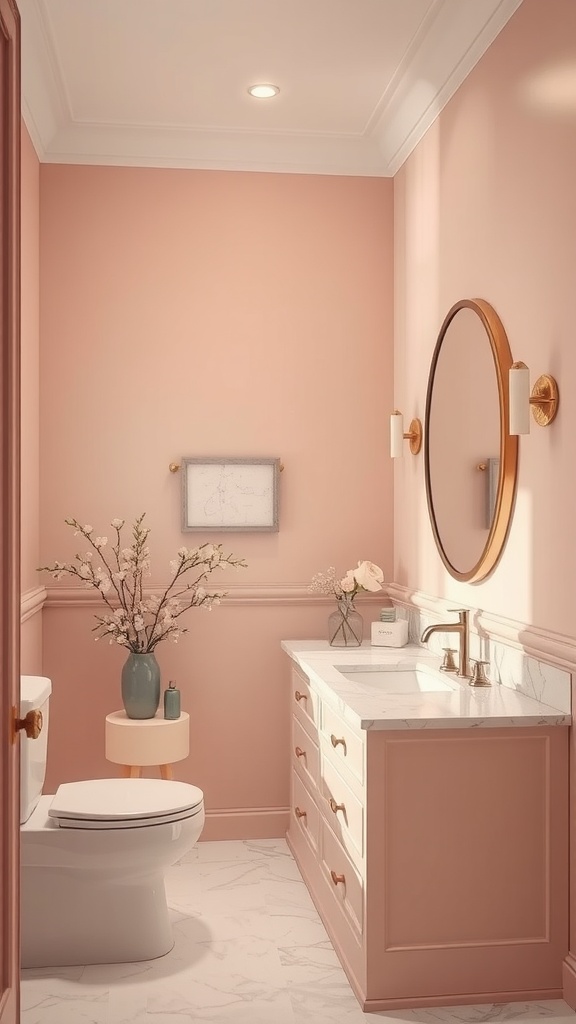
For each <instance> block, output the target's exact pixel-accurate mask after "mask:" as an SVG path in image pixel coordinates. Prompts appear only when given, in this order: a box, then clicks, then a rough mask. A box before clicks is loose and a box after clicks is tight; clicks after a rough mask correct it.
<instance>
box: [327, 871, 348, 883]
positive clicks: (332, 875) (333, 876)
mask: <svg viewBox="0 0 576 1024" xmlns="http://www.w3.org/2000/svg"><path fill="white" fill-rule="evenodd" d="M330 878H331V879H332V881H333V882H334V885H338V883H339V882H342V885H346V875H337V874H336V872H335V871H331V872H330Z"/></svg>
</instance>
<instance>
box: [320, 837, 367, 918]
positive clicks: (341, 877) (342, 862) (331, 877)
mask: <svg viewBox="0 0 576 1024" xmlns="http://www.w3.org/2000/svg"><path fill="white" fill-rule="evenodd" d="M321 827H322V867H323V869H324V871H325V872H326V876H327V878H328V881H329V883H330V887H331V889H332V892H333V893H334V899H335V900H337V901H338V902H339V903H340V905H341V906H342V909H343V910H344V912H345V913H346V917H347V918H348V919H349V921H350V922H351V924H353V925H354V927H355V928H356V929H357V931H359V932H362V926H363V918H364V913H363V905H364V891H363V883H362V879H361V878H360V876H359V875H358V873H357V872H356V869H355V868H354V865H353V864H352V861H351V860H350V858H349V857H348V856H347V855H346V853H345V851H344V850H343V849H342V847H341V845H340V843H339V842H338V840H337V839H336V836H335V835H333V833H332V832H331V831H330V829H329V828H328V826H327V825H326V823H325V822H322V823H321Z"/></svg>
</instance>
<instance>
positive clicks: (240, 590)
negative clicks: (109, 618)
mask: <svg viewBox="0 0 576 1024" xmlns="http://www.w3.org/2000/svg"><path fill="white" fill-rule="evenodd" d="M167 585H168V584H163V585H162V584H157V585H155V586H150V587H146V588H145V593H146V595H147V596H149V597H151V596H155V597H162V594H164V592H165V590H166V586H167ZM223 585H224V586H225V588H226V596H225V597H224V598H222V604H223V605H228V604H249V605H271V604H273V605H295V604H296V605H299V604H300V605H333V604H334V597H333V596H332V595H331V594H311V593H310V591H309V590H308V586H309V584H308V583H249V584H238V583H224V584H223ZM47 595H48V596H47V600H46V605H47V607H48V608H66V607H75V608H101V607H102V598H101V597H100V595H99V594H98V593H96V591H95V590H93V589H91V590H87V589H85V588H84V587H48V590H47ZM384 595H385V591H384V590H381V591H379V592H377V593H375V594H368V593H367V594H364V595H362V596H361V597H359V598H358V607H359V608H362V607H363V606H366V605H373V604H381V602H382V598H383V597H384ZM108 596H110V595H108ZM174 596H175V597H177V596H178V592H177V591H174Z"/></svg>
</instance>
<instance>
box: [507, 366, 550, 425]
mask: <svg viewBox="0 0 576 1024" xmlns="http://www.w3.org/2000/svg"><path fill="white" fill-rule="evenodd" d="M509 382H510V389H509V390H510V428H509V430H510V433H511V434H529V433H530V408H532V415H533V417H534V419H535V420H536V423H537V424H538V426H539V427H547V426H548V425H549V424H550V423H552V420H553V419H554V417H555V416H556V413H557V412H558V397H559V396H558V385H557V383H556V381H555V380H554V377H550V376H549V374H547V373H543V374H542V376H541V377H538V380H537V381H536V383H535V385H534V387H533V388H532V391H530V370H529V369H528V367H527V366H526V363H512V366H511V367H510V375H509Z"/></svg>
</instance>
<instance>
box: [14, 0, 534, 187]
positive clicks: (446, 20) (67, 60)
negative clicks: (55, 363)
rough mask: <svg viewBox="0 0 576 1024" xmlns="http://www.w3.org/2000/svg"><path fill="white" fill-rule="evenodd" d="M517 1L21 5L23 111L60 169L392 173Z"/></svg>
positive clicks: (129, 0)
mask: <svg viewBox="0 0 576 1024" xmlns="http://www.w3.org/2000/svg"><path fill="white" fill-rule="evenodd" d="M521 2H522V0H18V6H19V9H20V13H21V19H22V112H23V115H24V119H25V122H26V125H27V127H28V130H29V132H30V135H31V137H32V140H33V142H34V145H35V147H36V150H37V152H38V156H39V158H40V160H42V161H43V162H48V163H90V164H94V163H96V164H127V165H139V166H152V167H202V168H217V169H225V170H232V169H240V170H260V171H293V172H299V173H317V174H360V175H392V174H394V173H395V172H396V171H397V170H398V168H399V167H400V166H401V164H402V163H403V161H404V160H405V159H406V157H407V156H408V155H409V153H410V152H411V150H412V149H413V148H414V146H415V145H416V143H417V142H418V141H419V139H420V138H421V137H422V135H423V134H424V132H425V131H426V130H427V128H428V127H429V126H430V125H431V124H432V122H433V121H434V119H435V117H436V116H437V114H438V113H439V111H440V110H441V109H442V107H443V106H444V105H445V103H447V101H448V100H449V99H450V97H451V96H452V95H453V93H454V92H455V91H456V89H457V88H458V86H459V85H460V83H461V82H462V81H463V79H464V78H465V77H466V75H467V74H468V72H469V71H470V70H471V68H472V67H473V66H474V64H476V62H477V61H478V60H479V58H480V57H481V56H482V54H483V53H484V51H485V50H486V49H487V48H488V46H489V45H490V43H491V42H492V41H493V39H494V38H495V37H496V35H497V34H498V32H499V31H500V29H501V28H502V27H503V26H504V25H505V24H506V22H507V21H508V19H509V18H510V17H511V15H512V14H513V13H514V11H515V10H516V9H517V8H518V7H519V6H520V4H521ZM254 82H272V83H273V84H275V85H278V86H279V87H280V93H279V95H278V96H277V97H276V98H274V99H271V100H256V99H253V98H252V97H250V96H249V95H248V93H247V87H248V86H249V85H250V84H252V83H254Z"/></svg>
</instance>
